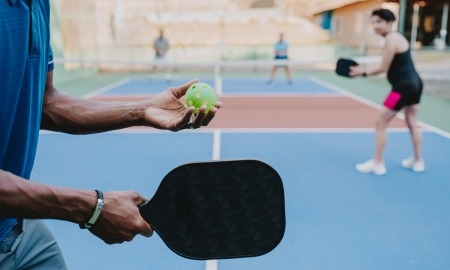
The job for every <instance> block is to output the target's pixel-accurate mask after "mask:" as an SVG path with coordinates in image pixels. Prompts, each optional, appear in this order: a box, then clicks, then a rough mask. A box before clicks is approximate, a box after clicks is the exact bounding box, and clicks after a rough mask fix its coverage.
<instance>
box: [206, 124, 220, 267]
mask: <svg viewBox="0 0 450 270" xmlns="http://www.w3.org/2000/svg"><path fill="white" fill-rule="evenodd" d="M220 145H221V136H220V130H219V129H215V130H214V137H213V153H212V159H213V160H220V150H221V147H220ZM218 268H219V267H218V262H217V260H208V261H206V263H205V270H218Z"/></svg>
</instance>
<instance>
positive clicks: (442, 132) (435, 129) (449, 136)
mask: <svg viewBox="0 0 450 270" xmlns="http://www.w3.org/2000/svg"><path fill="white" fill-rule="evenodd" d="M311 80H312V81H314V82H315V83H317V84H320V85H322V86H324V87H328V88H329V89H331V90H334V91H336V92H338V93H341V94H342V95H344V96H347V97H350V98H352V99H354V100H356V101H359V102H361V103H364V104H366V105H368V106H370V107H373V108H376V109H380V108H381V107H382V106H381V105H380V104H377V103H375V102H372V101H370V100H368V99H365V98H363V97H360V96H358V95H355V94H353V93H351V92H349V91H347V90H345V89H343V88H340V87H337V86H335V85H333V84H330V83H328V82H325V81H322V80H320V79H318V78H315V77H311ZM397 117H398V118H401V119H405V115H404V114H403V113H401V112H399V113H398V114H397ZM417 123H418V124H419V125H421V126H422V127H424V128H426V129H428V130H430V131H433V132H435V133H437V134H439V135H441V136H443V137H446V138H447V139H450V133H449V132H447V131H445V130H442V129H440V128H438V127H435V126H432V125H430V124H427V123H424V122H422V121H418V122H417Z"/></svg>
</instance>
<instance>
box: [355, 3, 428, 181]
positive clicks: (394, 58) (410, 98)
mask: <svg viewBox="0 0 450 270" xmlns="http://www.w3.org/2000/svg"><path fill="white" fill-rule="evenodd" d="M371 20H372V26H373V29H374V30H375V32H376V33H377V34H379V35H381V36H383V37H384V38H385V41H386V42H385V45H384V48H383V51H382V63H381V65H380V66H379V67H378V68H376V69H373V70H368V71H364V70H363V69H362V68H361V67H360V66H355V67H352V68H351V71H350V76H373V75H376V74H379V73H382V72H387V78H388V80H389V82H390V84H391V85H392V91H391V93H390V94H389V95H388V96H387V98H386V100H385V102H384V107H383V108H382V109H381V113H380V115H379V117H378V120H377V122H376V138H375V156H374V158H373V159H371V160H368V161H366V162H364V163H361V164H358V165H356V170H358V171H359V172H361V173H374V174H377V175H383V174H385V173H386V166H385V165H384V161H383V152H384V148H385V145H386V127H387V125H388V123H389V122H390V121H391V120H392V119H393V118H394V117H395V115H396V114H397V113H398V112H399V111H400V110H401V109H403V111H404V113H405V121H406V124H407V125H408V128H409V131H410V133H411V138H412V141H413V147H414V156H412V157H410V158H407V159H405V160H403V161H402V166H403V167H405V168H408V169H411V170H413V171H414V172H423V171H424V170H425V163H424V161H423V159H422V155H421V142H422V137H421V134H420V131H419V128H418V127H417V112H418V109H419V102H420V97H421V94H422V87H423V84H422V80H421V78H420V77H419V75H418V73H417V71H416V69H415V68H414V64H413V61H412V58H411V51H410V47H409V43H408V41H407V40H406V39H405V37H403V36H402V35H401V34H400V33H398V32H396V31H393V30H392V25H393V22H394V21H395V15H394V14H393V13H392V12H391V11H390V10H388V9H377V10H375V11H373V13H372V18H371Z"/></svg>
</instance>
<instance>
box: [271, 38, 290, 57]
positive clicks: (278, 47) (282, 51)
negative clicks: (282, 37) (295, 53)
mask: <svg viewBox="0 0 450 270" xmlns="http://www.w3.org/2000/svg"><path fill="white" fill-rule="evenodd" d="M274 47H275V55H276V56H287V49H288V43H287V42H286V41H278V42H277V43H275V45H274Z"/></svg>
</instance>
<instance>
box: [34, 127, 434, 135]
mask: <svg viewBox="0 0 450 270" xmlns="http://www.w3.org/2000/svg"><path fill="white" fill-rule="evenodd" d="M387 130H388V131H389V132H391V133H404V132H409V131H408V129H407V128H388V129H387ZM216 131H219V132H220V134H222V133H330V134H332V133H373V131H374V128H218V129H212V128H203V129H197V130H195V131H191V130H181V131H178V132H176V133H177V134H179V133H191V134H192V133H204V134H211V133H214V132H216ZM424 132H434V131H432V130H424ZM157 133H161V134H163V133H166V134H175V133H174V132H172V131H167V130H159V129H153V128H142V129H134V128H129V129H121V130H113V131H108V132H105V134H157ZM40 134H63V133H59V132H54V131H47V130H41V131H40Z"/></svg>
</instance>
